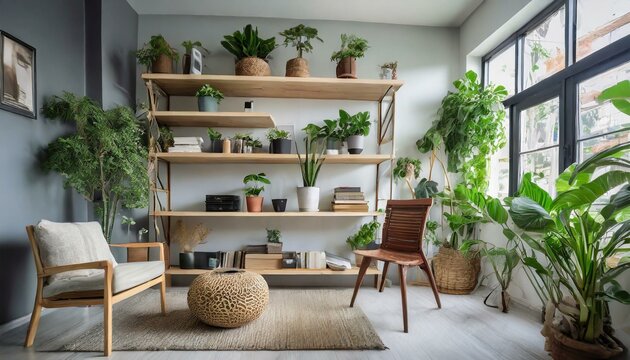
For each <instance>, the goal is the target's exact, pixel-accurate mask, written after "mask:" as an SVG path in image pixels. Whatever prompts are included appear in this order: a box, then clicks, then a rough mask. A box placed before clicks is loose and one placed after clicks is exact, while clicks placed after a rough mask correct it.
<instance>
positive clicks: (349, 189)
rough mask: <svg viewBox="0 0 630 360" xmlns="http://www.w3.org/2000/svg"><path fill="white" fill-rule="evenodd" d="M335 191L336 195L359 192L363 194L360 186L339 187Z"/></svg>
mask: <svg viewBox="0 0 630 360" xmlns="http://www.w3.org/2000/svg"><path fill="white" fill-rule="evenodd" d="M334 190H335V193H337V192H352V193H357V192H361V187H360V186H338V187H336V188H335V189H334Z"/></svg>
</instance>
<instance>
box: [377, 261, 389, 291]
mask: <svg viewBox="0 0 630 360" xmlns="http://www.w3.org/2000/svg"><path fill="white" fill-rule="evenodd" d="M388 269H389V261H385V264H384V265H383V275H382V276H381V286H380V287H379V288H378V292H383V288H384V287H385V279H386V278H387V270H388Z"/></svg>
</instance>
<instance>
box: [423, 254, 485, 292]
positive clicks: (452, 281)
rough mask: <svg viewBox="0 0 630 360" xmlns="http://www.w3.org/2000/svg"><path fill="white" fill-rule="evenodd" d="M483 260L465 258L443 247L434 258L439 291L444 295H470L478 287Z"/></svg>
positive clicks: (477, 257) (434, 269)
mask: <svg viewBox="0 0 630 360" xmlns="http://www.w3.org/2000/svg"><path fill="white" fill-rule="evenodd" d="M480 269H481V259H480V257H479V256H473V257H470V258H469V257H465V256H464V255H462V253H461V252H459V251H458V250H455V249H451V248H447V247H441V248H440V251H439V252H438V253H437V255H435V256H434V257H433V275H434V276H435V283H436V285H437V288H438V290H439V291H440V292H441V293H444V294H455V295H465V294H470V293H471V292H472V291H473V290H474V289H475V287H477V279H478V277H479V270H480Z"/></svg>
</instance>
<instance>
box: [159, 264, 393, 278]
mask: <svg viewBox="0 0 630 360" xmlns="http://www.w3.org/2000/svg"><path fill="white" fill-rule="evenodd" d="M208 271H211V270H204V269H180V268H179V266H171V267H170V268H169V269H168V270H166V273H167V274H169V275H201V274H205V273H207V272H208ZM248 271H252V272H255V273H258V274H260V275H289V276H291V275H300V276H302V275H334V276H344V275H345V276H348V275H357V274H358V273H359V268H358V267H353V268H352V269H348V270H344V271H335V270H330V269H267V270H264V269H248ZM365 274H366V275H380V274H381V272H380V270H378V269H377V268H376V267H369V268H368V270H367V272H366V273H365Z"/></svg>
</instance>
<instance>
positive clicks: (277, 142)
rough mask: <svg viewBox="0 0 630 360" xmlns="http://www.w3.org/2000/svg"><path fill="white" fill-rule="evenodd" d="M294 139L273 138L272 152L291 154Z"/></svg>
mask: <svg viewBox="0 0 630 360" xmlns="http://www.w3.org/2000/svg"><path fill="white" fill-rule="evenodd" d="M291 144H292V141H291V140H289V139H274V140H271V152H272V153H273V154H290V153H291Z"/></svg>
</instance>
